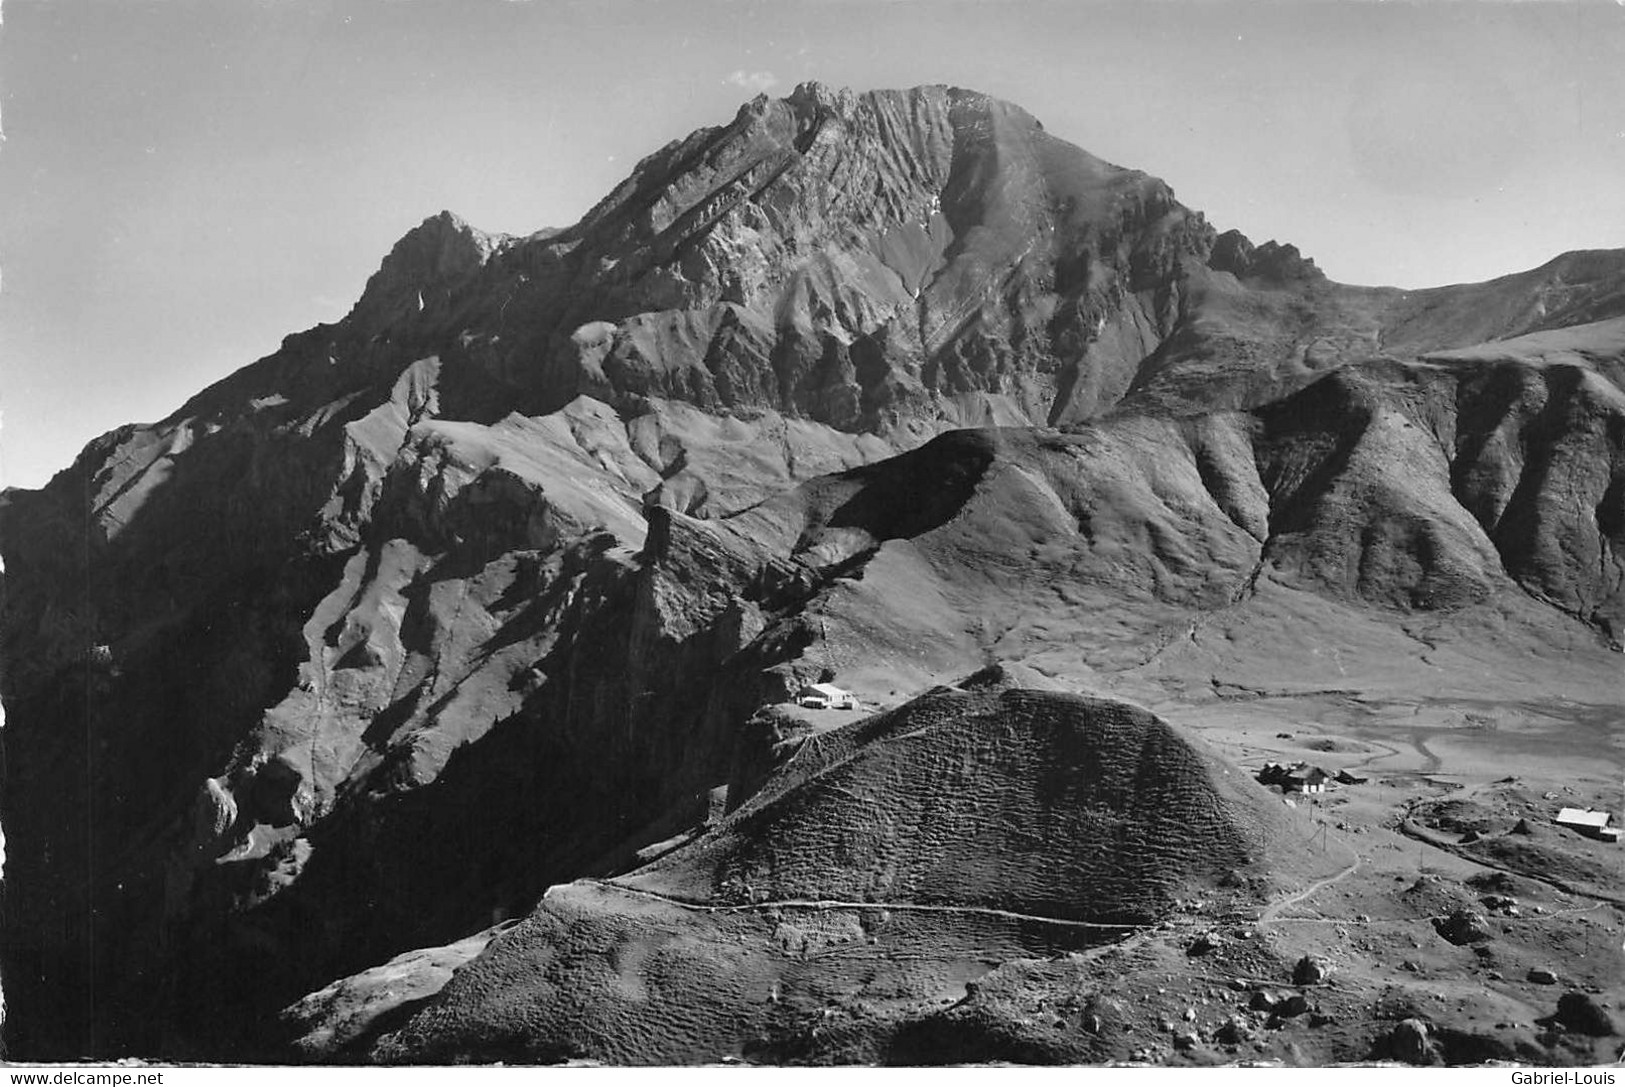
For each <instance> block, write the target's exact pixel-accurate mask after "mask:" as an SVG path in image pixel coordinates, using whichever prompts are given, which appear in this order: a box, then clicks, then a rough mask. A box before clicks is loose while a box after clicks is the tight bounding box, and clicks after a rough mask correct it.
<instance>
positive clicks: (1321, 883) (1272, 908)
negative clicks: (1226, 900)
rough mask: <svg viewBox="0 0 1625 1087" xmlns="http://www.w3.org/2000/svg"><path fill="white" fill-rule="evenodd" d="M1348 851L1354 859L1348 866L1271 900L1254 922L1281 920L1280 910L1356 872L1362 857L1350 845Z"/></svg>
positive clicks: (1263, 923) (1268, 922)
mask: <svg viewBox="0 0 1625 1087" xmlns="http://www.w3.org/2000/svg"><path fill="white" fill-rule="evenodd" d="M1345 844H1346V843H1345ZM1349 852H1350V853H1351V854H1353V856H1354V860H1353V862H1352V863H1350V864H1349V865H1348V867H1346V868H1344V869H1343V870H1342V871H1341V872H1338V873H1336V874H1335V875H1330V876H1327V877H1326V878H1325V879H1319V880H1316V881H1315V882H1314V883H1311V884H1310V885H1309V886H1307V887H1305V888H1304V889H1303V890H1301V891H1299V892H1298V893H1297V894H1292V895H1288V896H1286V897H1285V898H1278V899H1276V900H1275V901H1274V902H1271V903H1270V904H1269V905H1268V906H1266V907H1265V908H1264V912H1263V913H1260V914H1259V915H1258V921H1257V922H1256V923H1257V924H1260V925H1268V924H1271V923H1273V922H1275V921H1278V920H1282V918H1281V911H1282V910H1285V909H1289V908H1290V907H1292V906H1296V905H1297V904H1298V903H1299V902H1302V901H1303V900H1304V899H1306V898H1309V897H1311V896H1312V895H1316V894H1319V893H1320V892H1321V891H1324V890H1325V889H1326V888H1327V887H1330V886H1331V885H1332V884H1334V883H1338V882H1341V881H1342V880H1345V879H1347V878H1348V877H1350V876H1352V875H1353V874H1354V873H1356V872H1358V871H1359V870H1360V865H1361V863H1362V858H1361V857H1360V854H1359V853H1357V852H1355V850H1354V849H1353V848H1352V847H1350V849H1349Z"/></svg>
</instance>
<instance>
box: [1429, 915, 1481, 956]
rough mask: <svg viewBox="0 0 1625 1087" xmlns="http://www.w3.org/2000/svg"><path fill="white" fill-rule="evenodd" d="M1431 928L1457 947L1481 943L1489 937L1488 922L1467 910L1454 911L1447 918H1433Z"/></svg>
mask: <svg viewBox="0 0 1625 1087" xmlns="http://www.w3.org/2000/svg"><path fill="white" fill-rule="evenodd" d="M1433 927H1434V929H1435V930H1437V931H1438V933H1439V935H1440V936H1443V937H1444V938H1445V939H1446V940H1449V941H1450V942H1451V943H1453V944H1455V945H1456V946H1457V947H1460V946H1462V945H1464V944H1476V943H1482V942H1483V941H1485V940H1488V939H1490V937H1491V933H1490V923H1489V921H1488V920H1486V919H1485V917H1484V915H1483V914H1481V913H1476V912H1474V911H1473V910H1468V909H1454V910H1451V911H1450V913H1449V915H1448V916H1445V917H1435V918H1434V919H1433Z"/></svg>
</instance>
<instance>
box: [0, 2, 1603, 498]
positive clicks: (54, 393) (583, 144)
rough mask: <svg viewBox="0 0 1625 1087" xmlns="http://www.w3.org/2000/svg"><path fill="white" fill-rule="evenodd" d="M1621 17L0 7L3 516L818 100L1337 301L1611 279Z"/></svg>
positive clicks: (1563, 12)
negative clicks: (1168, 208)
mask: <svg viewBox="0 0 1625 1087" xmlns="http://www.w3.org/2000/svg"><path fill="white" fill-rule="evenodd" d="M1622 3H1625V0H1621V2H1615V0H1526V2H1522V3H1480V2H1472V0H1454V2H1428V3H1420V2H1418V3H1401V2H1388V3H1383V2H1379V0H1347V2H1343V0H1308V2H1305V0H1297V2H1288V0H1277V2H1259V0H1152V2H1145V0H1136V2H1132V3H1113V2H1109V0H1058V2H1045V0H1039V2H1020V0H1003V2H1000V0H980V2H952V0H682V2H678V0H644V2H633V0H585V2H579V3H577V2H571V0H8V2H6V3H5V5H4V9H3V16H4V26H3V28H0V105H3V110H4V112H3V122H4V129H5V136H6V140H5V144H4V146H3V148H0V272H3V276H4V284H3V290H0V411H3V412H4V429H3V431H0V458H3V460H0V482H4V483H9V484H15V485H22V486H37V485H39V484H41V483H42V482H44V480H45V479H46V478H48V476H49V475H50V474H51V473H52V472H53V471H55V470H57V469H59V468H62V467H65V466H66V465H67V464H68V463H69V462H70V461H71V460H72V458H73V456H74V455H75V453H76V452H77V450H78V449H79V448H80V447H81V446H82V445H83V444H84V442H86V441H87V440H89V439H90V438H92V437H94V436H95V435H96V434H99V433H101V432H103V431H105V430H108V429H110V428H112V427H114V426H116V425H118V424H119V423H122V422H129V421H151V420H153V419H157V418H160V417H162V416H163V415H165V414H167V413H168V412H169V411H171V410H172V409H173V408H175V407H176V406H178V405H179V404H180V402H181V401H182V400H184V399H185V398H186V397H187V396H188V395H190V394H191V393H193V392H195V391H196V390H197V389H199V388H201V387H202V386H204V385H205V384H207V383H208V382H210V381H213V380H215V379H217V378H219V377H222V376H224V375H225V374H227V373H229V372H230V371H232V370H234V369H236V368H237V367H239V366H241V365H244V364H246V363H248V362H251V361H253V360H254V359H256V358H258V357H260V356H262V355H265V354H267V353H269V352H271V351H273V350H275V348H276V346H277V344H278V343H279V342H280V340H281V337H282V336H283V335H284V334H286V333H288V332H292V331H295V330H298V329H302V328H307V327H309V326H311V325H313V324H315V323H317V322H319V321H326V320H334V319H336V318H338V317H340V316H342V315H343V314H344V313H345V311H346V310H347V309H348V308H349V306H350V304H351V303H352V302H353V301H354V300H355V298H356V297H357V295H358V294H359V293H360V291H361V288H362V286H363V284H364V283H365V282H366V278H367V276H368V275H369V274H370V273H371V272H372V271H373V270H374V269H375V268H376V267H377V265H378V262H379V260H380V259H381V258H382V257H383V255H384V253H386V252H387V251H388V249H389V247H390V245H391V244H392V243H393V242H394V240H395V239H396V238H398V237H399V236H400V235H401V234H402V233H404V232H405V231H406V230H408V229H410V228H411V227H412V226H413V225H415V224H416V223H418V222H419V221H421V220H422V219H423V218H425V217H426V216H428V215H430V214H433V213H434V212H436V211H439V210H440V209H442V208H450V209H451V210H453V211H456V212H458V213H459V214H461V215H462V216H463V217H464V218H466V219H467V220H469V221H470V222H471V223H473V224H475V225H476V226H480V227H484V228H486V229H490V230H505V231H510V232H515V233H521V232H529V231H531V230H535V229H537V228H539V227H543V226H561V225H567V224H568V223H570V222H573V221H574V220H575V219H576V218H578V217H579V216H580V215H581V214H582V213H583V212H584V211H585V210H586V209H587V208H588V207H589V206H591V204H592V203H594V202H595V201H596V200H597V199H598V198H599V197H600V196H602V195H603V194H604V193H605V192H607V191H608V190H609V189H610V188H611V186H613V185H614V183H615V182H616V181H618V180H619V179H620V178H621V177H623V176H624V175H625V174H626V172H627V171H628V170H629V169H630V168H631V167H632V165H633V164H634V163H635V162H636V161H637V159H638V158H640V157H641V156H643V155H644V154H647V153H648V152H650V151H652V150H654V149H655V148H657V147H659V146H660V145H662V144H664V143H666V142H668V141H670V140H672V139H675V138H677V137H680V136H682V135H685V134H686V133H688V132H689V131H690V130H692V129H694V128H696V127H699V126H701V125H705V124H721V123H725V122H726V121H728V120H729V119H731V118H732V117H733V114H734V112H735V110H736V109H737V108H738V106H739V104H740V103H741V102H742V101H744V100H745V99H747V98H749V97H751V96H752V95H754V94H755V93H756V92H757V91H758V90H765V91H767V92H768V93H770V94H785V93H788V92H789V90H790V89H791V88H792V87H793V86H794V85H795V84H796V83H797V82H799V81H801V80H804V79H811V78H817V79H820V80H823V81H824V82H828V83H833V84H838V85H847V86H851V87H854V88H856V89H867V88H873V87H902V86H912V85H914V84H919V83H950V84H957V85H960V86H966V87H973V88H976V89H978V90H983V91H986V92H989V93H991V94H995V95H998V96H1000V97H1003V98H1007V99H1009V100H1011V101H1014V102H1017V103H1019V104H1021V105H1023V106H1025V107H1026V108H1027V109H1028V110H1030V111H1031V112H1032V113H1034V114H1035V115H1036V116H1037V117H1038V118H1039V119H1040V120H1041V121H1043V122H1044V124H1045V127H1046V128H1048V129H1049V131H1051V132H1052V133H1054V134H1056V135H1058V136H1061V137H1062V138H1064V139H1068V140H1071V141H1072V142H1074V143H1077V144H1080V145H1081V146H1083V147H1085V148H1087V149H1089V150H1090V151H1093V152H1094V153H1095V154H1097V155H1100V156H1102V157H1104V158H1107V159H1109V160H1111V161H1113V162H1117V163H1119V164H1121V165H1125V166H1132V167H1135V168H1138V169H1142V170H1146V171H1148V172H1150V173H1153V174H1156V175H1157V176H1159V177H1162V178H1163V179H1165V180H1166V181H1168V182H1169V183H1170V184H1171V185H1172V186H1173V187H1174V189H1175V192H1176V193H1177V194H1178V196H1179V197H1180V199H1181V200H1183V201H1184V202H1185V203H1186V204H1188V205H1190V206H1192V207H1195V208H1199V209H1201V210H1203V211H1205V212H1206V213H1207V215H1208V218H1209V220H1210V221H1211V222H1213V223H1214V224H1215V225H1216V226H1218V227H1219V228H1221V229H1226V228H1229V227H1237V228H1239V229H1241V230H1243V231H1244V232H1246V233H1247V234H1248V235H1249V236H1251V237H1252V238H1253V239H1254V240H1255V241H1264V240H1266V239H1269V238H1276V239H1279V240H1281V241H1290V242H1293V243H1294V244H1296V245H1298V246H1299V248H1300V249H1302V250H1303V251H1304V253H1306V254H1307V255H1309V256H1312V257H1314V258H1315V259H1316V261H1317V262H1318V263H1319V264H1320V266H1321V267H1322V268H1323V269H1324V270H1325V271H1326V272H1327V273H1328V274H1329V275H1331V276H1332V277H1333V278H1334V279H1339V280H1342V281H1345V282H1355V283H1389V284H1394V285H1398V286H1429V285H1435V284H1441V283H1448V282H1462V281H1469V280H1479V279H1487V278H1491V277H1493V276H1496V275H1499V274H1504V273H1507V272H1511V271H1517V270H1521V269H1524V268H1529V267H1533V266H1535V265H1538V264H1541V263H1543V262H1544V261H1546V260H1548V259H1549V258H1551V257H1552V256H1555V255H1556V254H1557V253H1559V252H1562V251H1564V250H1567V249H1575V248H1601V247H1621V246H1625V6H1622Z"/></svg>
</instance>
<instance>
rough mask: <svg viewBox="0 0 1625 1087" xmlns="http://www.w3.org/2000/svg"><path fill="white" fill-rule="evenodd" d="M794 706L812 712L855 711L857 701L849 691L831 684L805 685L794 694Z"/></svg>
mask: <svg viewBox="0 0 1625 1087" xmlns="http://www.w3.org/2000/svg"><path fill="white" fill-rule="evenodd" d="M796 705H798V706H806V707H807V708H808V709H814V710H855V709H858V708H859V707H858V700H857V697H856V696H855V695H853V694H852V692H851V691H844V690H842V689H841V688H839V687H837V686H835V684H833V683H805V684H802V687H801V690H799V691H797V692H796Z"/></svg>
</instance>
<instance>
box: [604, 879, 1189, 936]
mask: <svg viewBox="0 0 1625 1087" xmlns="http://www.w3.org/2000/svg"><path fill="white" fill-rule="evenodd" d="M580 882H582V883H592V884H596V885H597V886H600V887H610V888H613V889H614V890H617V891H622V892H625V893H626V894H630V895H637V896H639V897H641V898H650V899H654V900H655V901H657V902H665V903H667V904H669V905H672V906H677V907H679V908H681V909H685V910H693V911H695V912H697V913H751V912H757V911H762V910H773V909H798V910H898V911H904V912H914V913H955V914H967V913H968V914H975V915H979V916H982V917H998V918H1001V919H1003V920H1007V921H1031V922H1036V923H1038V924H1042V925H1061V926H1065V927H1067V928H1087V929H1099V930H1103V931H1107V932H1121V933H1125V934H1129V933H1134V932H1142V931H1145V930H1148V929H1152V928H1155V927H1157V926H1156V925H1151V924H1138V925H1136V924H1108V923H1105V922H1101V921H1075V920H1072V919H1069V918H1064V917H1046V916H1044V915H1043V914H1037V913H1018V912H1016V911H1014V910H1001V909H995V908H994V907H992V906H932V905H925V904H922V903H918V902H846V901H841V900H837V899H828V898H783V899H778V900H776V901H772V902H749V903H737V904H731V905H722V906H712V905H706V904H704V903H700V902H685V901H684V900H683V899H681V898H673V897H671V896H670V895H663V894H661V893H659V892H658V891H645V890H643V889H642V888H639V887H628V886H627V885H626V884H624V883H616V882H615V881H614V880H610V879H584V880H581V881H580Z"/></svg>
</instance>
